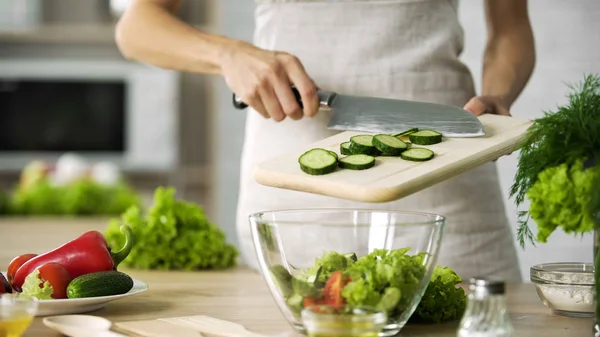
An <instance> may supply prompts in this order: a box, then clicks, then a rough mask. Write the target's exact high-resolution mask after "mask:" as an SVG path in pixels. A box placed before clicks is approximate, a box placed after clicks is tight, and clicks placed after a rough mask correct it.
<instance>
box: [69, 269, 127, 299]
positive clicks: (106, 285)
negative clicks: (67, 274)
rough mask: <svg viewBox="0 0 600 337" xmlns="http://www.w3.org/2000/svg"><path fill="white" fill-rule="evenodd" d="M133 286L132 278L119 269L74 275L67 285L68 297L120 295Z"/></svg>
mask: <svg viewBox="0 0 600 337" xmlns="http://www.w3.org/2000/svg"><path fill="white" fill-rule="evenodd" d="M131 288H133V279H132V278H131V277H130V276H129V275H127V274H125V273H122V272H120V271H116V270H110V271H101V272H96V273H90V274H85V275H81V276H79V277H76V278H75V279H73V281H71V283H69V285H68V286H67V297H68V298H85V297H99V296H112V295H121V294H125V293H126V292H128V291H130V290H131Z"/></svg>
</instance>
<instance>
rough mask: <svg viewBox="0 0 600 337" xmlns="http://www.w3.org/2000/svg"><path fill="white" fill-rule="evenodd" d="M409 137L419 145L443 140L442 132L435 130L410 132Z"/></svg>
mask: <svg viewBox="0 0 600 337" xmlns="http://www.w3.org/2000/svg"><path fill="white" fill-rule="evenodd" d="M408 139H410V142H411V143H413V144H417V145H433V144H437V143H440V142H441V141H442V134H441V133H439V132H437V131H433V130H421V131H417V132H413V133H411V134H409V135H408Z"/></svg>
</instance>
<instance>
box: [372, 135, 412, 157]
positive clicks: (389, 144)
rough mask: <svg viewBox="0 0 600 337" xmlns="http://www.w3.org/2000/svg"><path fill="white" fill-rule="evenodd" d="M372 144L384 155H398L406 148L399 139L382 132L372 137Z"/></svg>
mask: <svg viewBox="0 0 600 337" xmlns="http://www.w3.org/2000/svg"><path fill="white" fill-rule="evenodd" d="M373 146H375V148H377V150H379V151H380V152H381V154H382V155H384V156H398V155H400V153H402V151H404V150H406V149H407V148H408V145H407V144H406V143H405V142H403V141H401V140H400V139H398V138H396V137H394V136H390V135H383V134H382V135H376V136H374V137H373Z"/></svg>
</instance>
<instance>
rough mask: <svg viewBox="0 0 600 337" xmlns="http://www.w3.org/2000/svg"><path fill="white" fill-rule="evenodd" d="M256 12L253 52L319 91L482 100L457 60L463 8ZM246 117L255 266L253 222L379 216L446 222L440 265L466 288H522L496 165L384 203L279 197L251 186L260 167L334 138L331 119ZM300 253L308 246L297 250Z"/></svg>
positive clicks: (372, 4)
mask: <svg viewBox="0 0 600 337" xmlns="http://www.w3.org/2000/svg"><path fill="white" fill-rule="evenodd" d="M256 3H257V7H256V12H255V14H256V15H255V16H256V30H255V36H254V37H255V39H254V42H255V44H256V45H257V46H259V47H261V48H265V49H269V50H279V51H286V52H289V53H291V54H293V55H295V56H297V57H298V58H299V59H300V61H301V62H302V63H303V65H304V67H305V68H306V70H307V72H308V74H309V75H310V76H311V77H312V78H313V79H314V80H315V82H316V84H317V85H318V86H319V87H320V88H323V89H325V90H331V91H335V92H339V93H344V94H356V95H370V96H378V97H389V98H397V99H407V100H419V101H427V102H434V103H443V104H450V105H455V106H461V107H462V106H463V105H464V104H465V103H466V102H467V101H468V100H469V99H470V98H471V97H473V96H474V95H475V91H474V85H473V81H472V77H471V74H470V72H469V70H468V69H467V67H466V66H465V65H464V64H463V63H461V61H460V60H459V55H460V53H461V51H462V48H463V31H462V28H461V26H460V23H459V19H458V14H457V6H458V0H371V1H368V0H365V1H357V0H338V1H327V0H321V1H315V0H256ZM482 15H483V13H482ZM247 113H248V117H247V123H246V133H245V143H244V148H243V154H242V167H241V185H240V197H239V203H238V212H237V232H238V238H239V242H240V246H241V250H242V255H243V257H244V259H245V262H246V263H248V264H249V265H250V266H252V267H254V268H256V266H257V264H256V263H257V262H256V255H255V251H254V247H253V244H252V238H251V234H250V225H249V221H248V215H249V214H251V213H254V212H258V211H265V210H277V209H289V208H294V209H298V208H322V207H328V208H334V207H339V208H374V209H383V210H410V211H425V212H433V213H437V214H441V215H443V216H446V217H447V227H446V231H445V234H444V239H443V243H442V248H441V252H440V255H439V258H438V264H440V265H444V266H450V267H451V268H453V269H455V270H456V271H457V272H458V273H459V274H460V275H462V276H463V278H465V279H468V278H469V277H472V276H477V275H491V276H498V277H503V278H504V279H506V280H509V281H519V280H520V279H521V276H520V272H519V265H518V260H517V256H516V247H515V244H514V239H513V236H512V234H511V230H510V228H509V225H508V221H507V217H506V214H505V208H504V203H503V198H502V193H501V190H500V186H499V181H498V174H497V169H496V165H495V164H494V163H489V164H486V165H483V166H481V167H479V168H476V169H473V170H471V171H468V172H466V173H464V174H462V175H461V176H458V177H456V178H454V179H450V180H447V181H445V182H442V183H439V184H437V185H435V186H433V187H430V188H428V189H426V190H423V191H421V192H418V193H415V194H413V195H411V196H409V197H406V198H403V199H401V200H398V201H394V202H390V203H383V204H371V203H359V202H353V201H348V200H342V199H336V198H331V197H325V196H319V195H314V194H309V193H303V192H296V191H288V190H281V189H275V188H271V187H266V186H262V185H259V184H257V183H256V182H255V181H254V180H253V179H252V170H253V168H254V166H255V165H256V164H258V163H259V162H261V161H264V160H266V159H269V158H271V157H273V156H277V155H279V154H283V153H285V152H286V151H289V149H294V148H298V147H300V146H303V145H307V144H311V143H313V142H316V141H319V140H321V139H323V138H326V137H329V136H332V135H334V134H335V133H336V132H335V131H330V130H327V128H326V125H327V121H328V119H329V115H328V114H327V113H326V112H320V113H319V114H318V115H317V116H316V117H314V118H312V119H308V118H306V119H302V120H300V121H294V120H291V119H286V120H284V121H283V122H280V123H277V122H275V121H273V120H272V119H264V118H263V117H262V116H260V115H259V114H258V113H257V112H256V111H253V110H248V112H247ZM312 234H313V235H311V236H312V237H318V236H319V235H318V233H312ZM329 239H330V238H329ZM323 240H327V238H323ZM303 244H307V242H304V243H302V242H298V245H303Z"/></svg>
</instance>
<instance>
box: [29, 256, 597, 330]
mask: <svg viewBox="0 0 600 337" xmlns="http://www.w3.org/2000/svg"><path fill="white" fill-rule="evenodd" d="M126 272H127V273H129V274H130V275H131V276H132V277H134V278H135V279H138V280H142V281H144V282H146V283H148V286H149V289H148V291H146V292H144V293H141V294H138V295H135V296H131V297H127V298H124V299H120V300H117V301H114V302H111V303H109V304H108V305H107V306H106V307H105V308H103V309H100V310H98V311H95V312H92V313H91V314H93V315H98V316H101V317H105V318H108V319H110V320H111V321H113V322H122V321H132V320H146V319H156V318H163V317H175V316H193V315H208V316H212V317H216V318H220V319H226V320H230V321H233V322H237V323H240V324H243V325H244V326H246V328H248V329H249V330H251V331H254V332H259V333H263V334H266V335H271V336H272V335H277V336H282V335H287V336H295V337H296V336H299V335H298V334H296V333H294V332H293V330H292V328H291V327H290V326H289V325H288V323H287V321H286V320H285V318H284V317H283V315H282V314H281V312H280V311H279V309H278V308H277V305H276V304H275V302H274V300H273V299H272V297H271V295H270V294H269V291H268V289H267V287H266V285H265V284H264V282H263V280H262V278H261V276H260V274H258V273H256V272H254V271H250V270H247V269H244V268H237V269H234V270H230V271H222V272H165V271H131V270H128V271H126ZM507 291H508V294H507V295H508V306H509V311H510V314H511V318H512V323H513V325H514V326H515V330H516V332H517V336H527V337H537V336H540V337H541V336H546V337H559V336H561V337H563V336H582V337H583V336H592V332H591V329H592V320H591V319H582V318H569V317H561V316H552V315H551V314H550V313H549V312H548V310H547V309H546V308H545V307H544V305H543V304H542V303H541V302H540V300H539V299H538V297H537V294H536V292H535V289H534V287H533V285H531V284H518V285H509V287H508V290H507ZM456 328H457V323H456V322H453V323H444V324H438V325H407V326H406V327H405V328H404V329H403V330H402V332H401V333H400V336H403V337H454V336H456ZM25 336H26V337H29V336H31V337H34V336H35V337H58V336H60V334H58V333H55V332H53V331H52V330H50V329H49V328H46V327H45V326H44V325H43V323H42V320H41V318H36V319H35V321H34V323H33V325H32V326H31V327H30V329H29V330H28V331H27V332H26V334H25Z"/></svg>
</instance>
